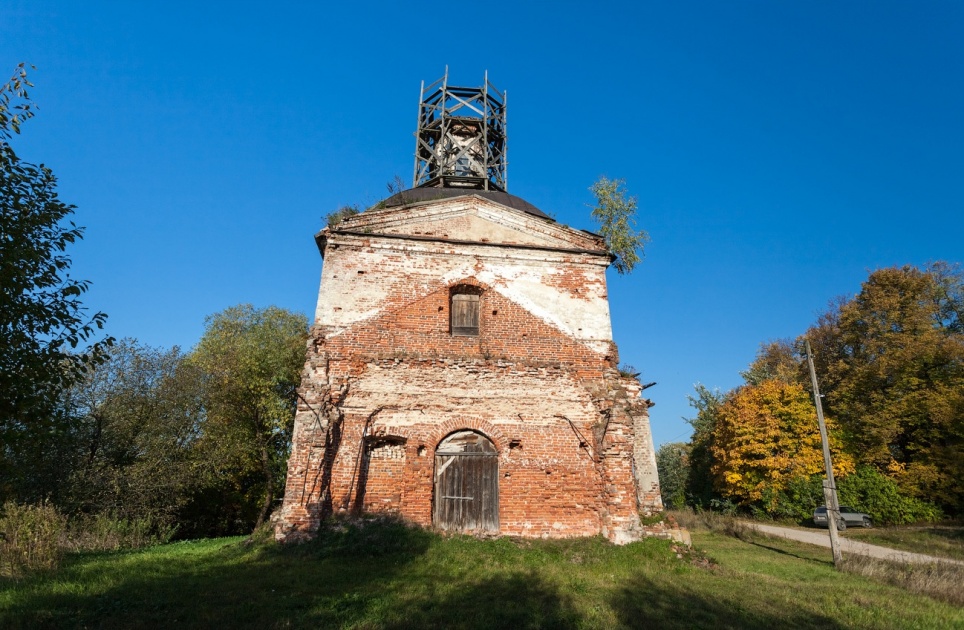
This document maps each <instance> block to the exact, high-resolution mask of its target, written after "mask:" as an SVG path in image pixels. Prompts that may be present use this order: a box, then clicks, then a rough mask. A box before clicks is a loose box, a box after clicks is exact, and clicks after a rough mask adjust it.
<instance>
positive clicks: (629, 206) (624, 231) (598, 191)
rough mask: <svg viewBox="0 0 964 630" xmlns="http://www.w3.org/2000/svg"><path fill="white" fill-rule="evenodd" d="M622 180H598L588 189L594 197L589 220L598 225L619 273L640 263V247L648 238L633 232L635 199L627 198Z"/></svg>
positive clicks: (627, 270) (628, 270)
mask: <svg viewBox="0 0 964 630" xmlns="http://www.w3.org/2000/svg"><path fill="white" fill-rule="evenodd" d="M625 184H626V182H625V181H624V180H622V179H608V178H606V177H600V178H599V180H598V181H596V183H594V184H593V185H592V186H590V187H589V190H590V191H592V194H593V195H595V196H596V205H595V206H594V207H593V209H592V213H591V214H592V218H593V220H594V221H595V222H596V223H598V224H599V232H600V234H602V236H603V238H605V239H606V246H607V247H609V251H610V252H611V253H612V254H613V255H614V256H615V257H616V260H615V261H614V262H613V267H615V269H616V271H618V272H619V273H620V274H625V273H629V272H631V271H632V270H633V268H634V267H635V266H636V265H637V264H638V263H639V262H640V260H642V256H643V248H644V246H645V245H646V243H647V242H648V241H649V235H648V234H647V233H646V232H645V231H643V230H637V229H636V205H637V200H636V197H635V196H628V195H627V193H626V189H625Z"/></svg>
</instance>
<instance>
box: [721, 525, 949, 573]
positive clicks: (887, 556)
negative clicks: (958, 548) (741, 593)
mask: <svg viewBox="0 0 964 630" xmlns="http://www.w3.org/2000/svg"><path fill="white" fill-rule="evenodd" d="M740 522H741V523H743V524H745V525H746V526H747V527H751V528H753V529H755V530H757V531H759V532H761V533H764V534H766V535H768V536H776V537H777V538H789V539H790V540H797V541H800V542H804V543H809V544H811V545H819V546H821V547H827V548H828V549H829V548H830V534H829V533H827V530H825V529H820V530H814V531H808V530H802V529H793V528H791V527H777V526H776V525H762V524H760V523H753V522H750V521H740ZM840 550H841V552H843V554H844V555H845V556H846V555H847V554H848V553H852V554H857V555H861V556H870V557H872V558H880V559H881V560H894V561H897V562H916V563H920V564H927V563H931V562H949V563H951V564H960V565H964V562H961V561H960V560H951V559H950V558H940V557H937V556H927V555H924V554H922V553H911V552H910V551H898V550H897V549H891V548H889V547H881V546H879V545H870V544H867V543H862V542H857V541H856V540H850V539H848V538H847V537H846V536H841V537H840Z"/></svg>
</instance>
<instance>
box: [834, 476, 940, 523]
mask: <svg viewBox="0 0 964 630" xmlns="http://www.w3.org/2000/svg"><path fill="white" fill-rule="evenodd" d="M837 488H838V497H839V499H840V503H841V504H842V505H849V506H851V507H853V508H855V509H856V510H858V511H860V512H866V513H867V514H870V516H871V518H873V519H874V522H875V523H879V524H881V525H904V524H907V523H916V522H918V521H939V520H941V518H943V516H944V515H943V514H942V513H941V510H940V508H938V507H937V506H935V505H933V504H931V503H927V502H926V501H921V500H920V499H915V498H913V497H908V496H905V495H902V494H901V493H900V490H899V489H898V488H897V483H896V482H895V481H894V480H893V479H891V478H889V477H886V476H884V475H882V474H881V473H879V472H877V470H876V469H874V468H871V467H870V466H861V467H860V468H858V469H857V472H855V473H854V474H852V475H848V476H847V477H846V478H845V479H843V480H841V481H840V482H839V483H838V484H837Z"/></svg>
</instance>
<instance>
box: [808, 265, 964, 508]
mask: <svg viewBox="0 0 964 630" xmlns="http://www.w3.org/2000/svg"><path fill="white" fill-rule="evenodd" d="M832 311H833V312H831V313H829V314H827V315H825V316H824V317H823V318H821V321H820V322H818V325H817V326H815V327H814V328H813V329H811V331H810V332H809V333H808V334H809V335H811V338H812V339H814V340H815V343H814V346H815V355H816V361H817V365H818V369H819V370H820V373H821V378H822V381H821V389H822V390H823V391H824V393H825V395H826V399H825V402H826V406H827V409H828V412H830V413H832V414H833V415H834V416H835V417H836V418H837V419H838V420H839V421H840V423H841V425H842V426H843V427H844V428H845V430H846V431H847V433H848V441H849V442H850V445H851V448H852V450H853V452H854V453H856V454H859V458H860V462H861V463H865V464H868V465H872V466H874V467H875V468H876V469H877V470H878V471H880V472H883V473H885V474H888V475H889V476H890V477H892V478H893V479H894V480H896V481H897V483H898V485H899V487H900V488H901V491H902V492H904V493H907V494H910V495H911V496H915V497H919V498H921V499H924V500H927V501H937V502H939V503H940V504H941V505H943V506H944V507H945V508H947V509H948V510H950V511H952V512H957V513H960V511H961V510H962V509H964V487H962V486H961V483H960V480H961V479H962V478H964V320H962V313H964V275H962V273H961V271H960V269H959V268H958V267H956V266H952V265H949V264H947V263H943V262H938V263H934V264H932V265H929V266H927V267H925V268H923V269H918V268H915V267H910V266H904V267H891V268H886V269H879V270H877V271H874V272H873V273H871V274H870V277H869V278H868V279H867V281H866V282H864V283H863V285H862V286H861V290H860V292H859V293H858V294H857V295H856V296H855V297H854V298H853V299H851V300H846V301H842V302H839V303H838V306H837V308H836V309H832Z"/></svg>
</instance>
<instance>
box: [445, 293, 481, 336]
mask: <svg viewBox="0 0 964 630" xmlns="http://www.w3.org/2000/svg"><path fill="white" fill-rule="evenodd" d="M452 334H453V335H474V336H478V334H479V296H478V295H475V294H472V293H456V294H454V295H453V296H452Z"/></svg>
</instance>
